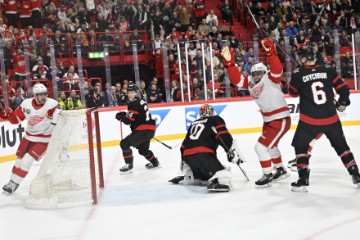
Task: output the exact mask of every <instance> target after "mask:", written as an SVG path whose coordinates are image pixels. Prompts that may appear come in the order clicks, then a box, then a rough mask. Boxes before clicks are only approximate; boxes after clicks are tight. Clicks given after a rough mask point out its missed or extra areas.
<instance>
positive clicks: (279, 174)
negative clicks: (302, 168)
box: [273, 167, 290, 182]
mask: <svg viewBox="0 0 360 240" xmlns="http://www.w3.org/2000/svg"><path fill="white" fill-rule="evenodd" d="M287 177H290V174H289V173H288V172H287V171H286V170H285V169H284V168H283V167H278V168H275V173H274V176H273V180H274V181H275V182H276V181H280V180H281V179H284V178H287Z"/></svg>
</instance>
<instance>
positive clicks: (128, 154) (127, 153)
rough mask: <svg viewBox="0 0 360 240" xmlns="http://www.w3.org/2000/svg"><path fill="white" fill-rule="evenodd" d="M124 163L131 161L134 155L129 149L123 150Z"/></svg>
mask: <svg viewBox="0 0 360 240" xmlns="http://www.w3.org/2000/svg"><path fill="white" fill-rule="evenodd" d="M123 157H124V160H125V163H133V160H134V157H133V154H132V150H131V149H127V150H123Z"/></svg>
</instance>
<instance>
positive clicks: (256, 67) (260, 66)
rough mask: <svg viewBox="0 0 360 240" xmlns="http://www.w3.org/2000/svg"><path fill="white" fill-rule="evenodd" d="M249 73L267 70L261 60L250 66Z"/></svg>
mask: <svg viewBox="0 0 360 240" xmlns="http://www.w3.org/2000/svg"><path fill="white" fill-rule="evenodd" d="M250 72H251V74H252V73H253V72H264V73H265V72H267V67H266V66H265V65H264V64H263V63H262V62H259V63H257V64H254V65H253V66H252V67H251V70H250Z"/></svg>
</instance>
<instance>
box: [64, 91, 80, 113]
mask: <svg viewBox="0 0 360 240" xmlns="http://www.w3.org/2000/svg"><path fill="white" fill-rule="evenodd" d="M67 108H68V109H69V110H74V109H80V108H82V103H81V100H80V97H79V95H77V94H76V91H75V90H71V91H70V96H69V97H68V99H67Z"/></svg>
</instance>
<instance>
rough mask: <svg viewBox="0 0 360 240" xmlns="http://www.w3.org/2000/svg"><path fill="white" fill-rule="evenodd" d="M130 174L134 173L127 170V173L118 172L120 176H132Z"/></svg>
mask: <svg viewBox="0 0 360 240" xmlns="http://www.w3.org/2000/svg"><path fill="white" fill-rule="evenodd" d="M132 173H134V171H133V170H129V171H126V172H122V171H120V175H130V174H132Z"/></svg>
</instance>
